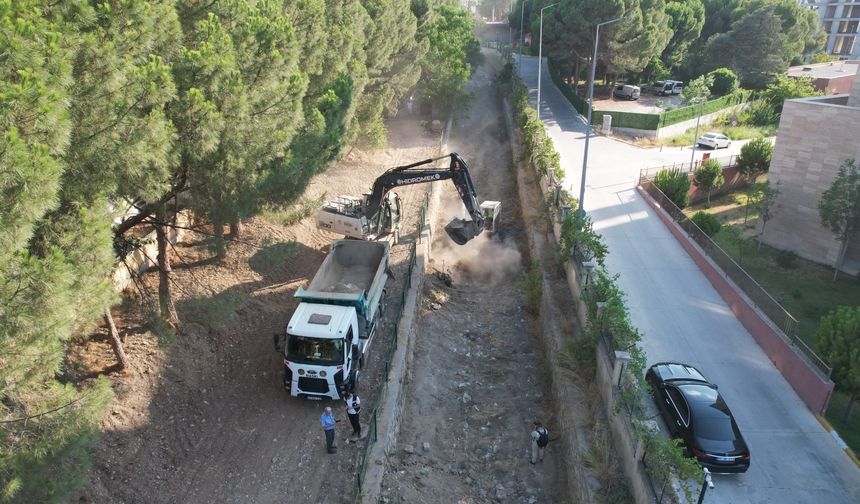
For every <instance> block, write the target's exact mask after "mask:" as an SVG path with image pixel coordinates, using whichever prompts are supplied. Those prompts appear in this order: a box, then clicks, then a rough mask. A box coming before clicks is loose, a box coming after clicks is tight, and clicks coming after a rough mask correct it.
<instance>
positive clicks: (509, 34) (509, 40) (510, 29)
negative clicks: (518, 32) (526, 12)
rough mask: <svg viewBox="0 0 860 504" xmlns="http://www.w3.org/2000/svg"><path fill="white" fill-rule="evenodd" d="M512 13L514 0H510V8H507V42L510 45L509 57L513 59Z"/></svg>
mask: <svg viewBox="0 0 860 504" xmlns="http://www.w3.org/2000/svg"><path fill="white" fill-rule="evenodd" d="M513 13H514V0H511V8H510V9H508V43H509V44H510V46H511V54H510V57H511V59H514V27H513V26H512V25H511V14H513Z"/></svg>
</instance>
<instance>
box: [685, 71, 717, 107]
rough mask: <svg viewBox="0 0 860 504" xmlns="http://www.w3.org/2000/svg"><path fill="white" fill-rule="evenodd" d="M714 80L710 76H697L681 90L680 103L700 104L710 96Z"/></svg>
mask: <svg viewBox="0 0 860 504" xmlns="http://www.w3.org/2000/svg"><path fill="white" fill-rule="evenodd" d="M713 85H714V78H713V77H712V76H711V75H702V76H699V77H697V78H695V79H693V80H691V81H690V82H688V83H687V85H686V86H684V89H682V90H681V101H682V102H684V103H701V102H704V101H705V100H707V99H708V97H709V96H711V86H713Z"/></svg>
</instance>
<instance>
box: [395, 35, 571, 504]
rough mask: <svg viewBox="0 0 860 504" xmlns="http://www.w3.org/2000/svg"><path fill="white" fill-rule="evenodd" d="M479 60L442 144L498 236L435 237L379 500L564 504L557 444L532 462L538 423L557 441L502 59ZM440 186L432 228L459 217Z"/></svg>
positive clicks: (488, 54)
mask: <svg viewBox="0 0 860 504" xmlns="http://www.w3.org/2000/svg"><path fill="white" fill-rule="evenodd" d="M483 55H484V63H483V65H482V66H481V67H480V68H479V69H478V70H477V71H476V72H475V74H474V75H473V77H472V79H471V81H470V83H469V91H471V92H472V93H473V97H474V99H473V102H472V103H471V106H470V107H469V108H468V110H467V111H466V112H464V113H462V114H461V116H460V117H457V120H456V121H455V127H454V129H453V131H452V133H451V139H450V144H451V150H453V151H458V152H459V153H460V154H461V155H462V156H463V157H464V158H465V159H466V161H467V163H469V167H470V171H471V175H472V178H473V180H474V182H475V185H476V189H477V192H478V197H479V200H481V201H484V200H499V201H501V202H502V214H501V216H502V217H501V231H500V232H499V233H497V234H496V235H495V236H493V237H492V238H490V237H488V236H487V235H486V233H484V234H482V235H481V236H480V237H479V238H477V239H475V240H473V241H471V242H469V243H468V244H467V245H465V246H463V247H458V246H456V245H454V244H452V243H451V242H450V240H449V238H448V237H447V236H446V235H445V234H444V233H437V234H436V236H435V238H434V242H433V258H432V260H431V262H430V265H429V272H428V273H429V276H428V278H427V280H426V282H425V288H424V298H423V303H422V307H421V315H420V320H419V322H418V327H417V334H416V335H415V337H416V338H417V340H416V343H415V349H414V360H413V369H412V375H411V379H410V383H409V385H408V389H407V393H406V399H405V401H406V402H405V404H404V410H403V423H402V425H401V430H400V434H399V437H398V444H397V446H396V449H395V450H394V451H393V452H392V456H391V458H390V459H389V462H388V466H387V468H386V474H385V477H384V480H383V490H382V491H383V494H382V495H383V497H382V501H383V502H389V501H396V502H452V503H478V502H527V503H534V502H556V501H563V500H565V498H564V496H563V493H562V492H563V491H562V489H563V488H565V484H564V481H565V480H564V478H565V475H564V474H563V471H562V470H561V469H560V468H562V467H563V463H562V456H561V454H560V453H559V452H558V451H557V449H554V445H553V444H552V443H550V445H549V447H548V448H547V451H546V457H545V459H544V460H543V462H539V463H538V464H537V465H532V464H530V463H529V459H528V450H529V446H530V445H529V442H530V441H529V440H530V438H529V434H530V431H531V428H532V422H533V421H534V420H536V419H537V420H541V421H543V422H544V423H546V424H548V426H549V430H550V433H551V439H552V438H553V436H552V432H553V422H552V415H551V411H552V409H551V405H550V404H549V401H548V399H549V393H548V390H549V388H548V376H547V373H546V370H545V366H544V363H543V360H542V350H541V343H540V339H539V335H538V330H539V328H538V327H537V323H536V320H535V319H534V318H533V317H532V316H531V315H529V314H527V313H526V312H525V309H524V306H525V305H526V301H525V299H524V296H523V294H522V292H521V291H520V288H519V282H518V279H519V275H520V272H521V270H522V268H523V264H524V263H525V262H526V261H527V256H528V253H527V250H528V247H527V244H526V239H525V236H524V234H523V229H524V226H523V223H522V221H521V217H520V210H519V207H518V202H517V191H516V186H515V184H516V175H515V171H514V164H513V161H512V159H511V149H510V145H509V143H508V138H507V134H506V131H505V126H504V122H503V116H502V114H503V112H502V105H501V99H500V97H499V96H498V94H497V91H496V86H495V83H494V76H495V75H496V73H497V72H498V70H499V69H500V68H501V62H500V61H499V57H498V55H497V53H495V52H494V51H489V50H484V52H483ZM441 188H442V190H443V191H444V192H443V193H442V194H443V197H442V204H441V205H440V211H439V212H438V213H439V222H438V223H437V224H438V226H444V224H445V223H447V222H448V220H450V218H451V217H455V216H456V217H460V216H462V215H460V214H459V213H458V212H462V204H460V203H458V201H459V200H458V199H457V197H456V193H454V192H453V191H451V190H449V188H448V187H447V186H444V185H443V186H441ZM425 443H426V444H425Z"/></svg>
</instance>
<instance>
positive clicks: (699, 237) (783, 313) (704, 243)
mask: <svg viewBox="0 0 860 504" xmlns="http://www.w3.org/2000/svg"><path fill="white" fill-rule="evenodd" d="M639 185H640V187H642V189H644V190H645V191H646V192H647V193H648V194H649V195H651V197H652V198H654V199H655V200H656V201H657V203H659V204H660V206H661V207H662V208H663V209H664V210H665V211H666V213H668V214H669V215H670V216H671V217H672V219H673V220H674V221H675V222H676V223H678V225H680V226H681V228H682V229H683V230H684V231H685V232H686V233H687V235H688V236H689V237H690V238H692V239H693V240H694V241H695V242H696V243H697V244H698V245H699V246H700V247H701V248H702V249H703V250H704V252H705V253H706V254H707V255H708V256H709V257H710V258H711V259H712V260H713V261H714V262H715V263H716V264H717V266H719V269H720V270H721V272H722V274H723V277H724V278H729V279H731V280H732V281H733V282H734V283H735V285H737V286H738V287H740V289H741V290H742V291H743V292H744V293H745V294H746V295H747V297H748V298H749V299H750V300H751V301H752V302H753V304H754V306H755V307H756V308H757V309H758V310H759V311H760V312H761V313H763V314H764V315H765V316H766V317H767V318H768V319H770V321H771V322H772V323H773V325H774V326H776V327H777V328H778V329H779V330H778V331H776V333H777V334H779V335H780V336H781V337H782V338H783V339H784V340H785V341H786V342H787V343H788V344H789V345H791V346H792V347H793V348H794V349H796V350H797V351H798V352H797V353H798V355H800V356H801V358H804V360H806V361H807V362H809V363H810V364H811V367H812V369H815V370H817V371H819V372H820V373H821V374H822V375H823V376H824V378H830V373H831V372H832V368H831V367H830V366H828V365H827V363H826V362H824V360H823V359H821V357H819V356H818V355H817V354H816V353H815V351H813V350H812V349H811V348H810V347H809V345H807V344H806V342H805V341H803V339H801V337H800V324H799V323H798V321H797V319H796V318H795V317H794V316H793V315H792V314H791V313H789V312H788V310H786V309H785V308H784V307H783V306H782V305H781V304H780V303H779V302H778V301H777V300H776V299H774V297H773V296H771V295H770V293H769V292H767V291H766V290H765V289H764V287H762V286H761V285H760V284H759V283H758V282H756V281H755V280H754V279H753V278H752V277H751V276H750V275H749V273H747V272H746V270H744V269H743V268H742V267H741V266H740V265H738V263H736V262H735V260H734V259H732V257H731V256H730V255H729V254H727V253H726V252H725V251H724V250H723V249H722V248H720V246H719V245H717V244H716V243H715V242H714V241H713V240H712V239H711V238H710V237H709V236H708V235H707V234H705V232H704V231H702V230H701V228H699V226H697V225H696V224H695V223H694V222H693V221H692V220H690V218H688V217H687V216H686V215H685V214H684V212H683V211H681V209H680V208H678V207H677V205H675V203H673V202H672V200H670V199H669V197H668V196H666V195H665V194H663V191H661V190H660V189H659V188H657V186H656V185H654V184H653V183H652V182H651V181H650V180H649V179H647V178H644V179H640V181H639Z"/></svg>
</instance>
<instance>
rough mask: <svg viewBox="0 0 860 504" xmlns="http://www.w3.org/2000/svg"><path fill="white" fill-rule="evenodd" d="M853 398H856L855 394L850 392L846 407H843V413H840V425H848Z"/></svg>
mask: <svg viewBox="0 0 860 504" xmlns="http://www.w3.org/2000/svg"><path fill="white" fill-rule="evenodd" d="M854 399H857V395H856V394H851V399H848V407H846V408H845V414H844V415H842V425H848V420H849V419H850V418H851V410H852V409H853V408H854Z"/></svg>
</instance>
